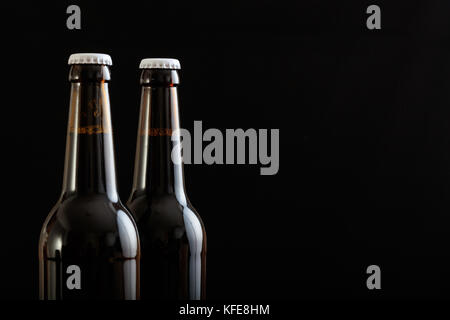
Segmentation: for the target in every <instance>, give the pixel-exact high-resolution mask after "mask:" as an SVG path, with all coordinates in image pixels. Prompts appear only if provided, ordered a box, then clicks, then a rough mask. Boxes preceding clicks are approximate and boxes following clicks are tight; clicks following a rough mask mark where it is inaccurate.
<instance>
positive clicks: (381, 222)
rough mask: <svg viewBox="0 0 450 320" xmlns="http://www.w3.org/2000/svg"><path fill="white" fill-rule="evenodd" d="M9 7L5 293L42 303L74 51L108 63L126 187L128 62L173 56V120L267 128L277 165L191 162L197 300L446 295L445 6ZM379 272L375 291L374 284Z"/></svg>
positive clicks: (449, 203)
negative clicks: (201, 230)
mask: <svg viewBox="0 0 450 320" xmlns="http://www.w3.org/2000/svg"><path fill="white" fill-rule="evenodd" d="M69 4H72V2H70V3H69V2H64V1H63V2H56V1H54V2H45V3H44V2H42V3H35V2H33V3H31V2H30V3H28V4H25V3H23V2H15V3H14V4H13V5H11V4H9V5H5V8H4V15H3V17H2V20H3V21H4V22H6V24H7V27H6V28H3V29H2V47H3V50H2V51H3V52H2V53H3V54H4V55H6V57H4V58H3V65H2V77H3V79H6V80H7V85H6V86H5V85H3V86H2V92H4V93H3V95H2V101H3V102H2V120H3V121H2V124H3V125H2V130H1V143H2V150H3V152H2V157H1V161H2V163H1V167H0V168H1V169H0V170H1V171H0V172H1V175H2V179H1V184H2V200H3V201H2V208H3V209H4V210H3V214H2V224H1V225H2V232H1V235H0V240H1V242H0V243H2V245H3V250H2V256H3V258H2V263H1V264H0V272H1V273H0V274H2V281H1V286H0V287H1V291H0V292H1V296H2V297H5V298H6V297H7V298H14V299H23V298H27V299H34V298H37V296H38V290H37V288H38V264H37V261H38V259H37V243H38V237H39V230H40V227H41V225H42V223H43V221H44V219H45V217H46V215H47V213H48V212H49V210H50V209H51V207H52V206H53V204H54V203H55V201H56V200H57V198H58V196H59V193H60V190H61V181H62V174H63V159H64V146H65V132H66V131H65V130H66V125H67V115H68V106H69V83H68V82H67V73H68V67H67V59H68V56H69V54H70V53H72V52H106V53H109V54H111V56H112V58H113V63H114V65H113V67H112V79H113V80H112V82H111V85H110V92H111V103H112V121H113V125H114V134H115V147H116V155H117V165H118V177H119V187H120V194H121V197H122V198H123V199H126V197H127V196H128V194H129V192H130V188H131V181H132V172H133V161H134V152H135V141H136V130H137V123H138V111H139V98H140V96H139V71H138V64H139V61H140V59H141V58H143V57H161V56H162V57H176V58H179V59H180V60H181V64H182V68H183V73H182V85H181V86H180V90H179V94H180V108H181V109H182V114H181V120H182V124H183V126H184V127H185V128H187V129H192V127H193V121H194V120H202V121H203V128H204V130H205V129H206V128H219V129H225V128H244V129H246V128H255V129H258V128H279V129H280V139H281V140H280V171H279V172H278V174H277V175H275V176H260V175H259V167H258V166H256V165H251V166H250V165H211V166H208V165H187V166H185V176H186V187H187V191H188V195H189V197H190V199H191V201H192V203H194V204H195V207H196V209H197V210H198V211H199V212H200V213H201V216H202V219H203V221H204V224H205V227H206V230H207V232H208V262H207V265H208V272H207V286H208V287H207V291H208V297H209V298H211V299H212V298H216V299H218V298H255V299H256V298H280V299H286V298H308V297H313V298H324V297H327V298H344V299H345V298H408V297H446V298H448V297H450V294H449V290H448V287H449V286H450V279H449V276H448V268H449V267H450V265H449V259H448V258H449V255H450V251H449V250H448V248H449V245H450V231H449V230H450V228H449V226H450V215H449V211H450V210H449V209H450V174H449V173H450V144H449V142H450V126H449V124H450V95H449V94H448V88H449V86H450V76H449V75H450V58H449V57H450V41H449V40H450V19H449V16H450V2H448V1H444V0H442V1H424V0H423V1H377V4H378V5H380V6H381V8H382V30H377V31H369V30H367V28H366V27H365V21H366V17H367V14H366V13H365V12H366V8H367V6H368V5H369V4H372V2H371V1H370V2H369V1H331V0H329V1H328V0H326V1H295V2H294V1H293V2H292V3H289V2H284V1H282V2H280V1H273V2H272V1H249V2H239V3H230V1H223V2H209V3H205V4H195V3H192V2H183V3H175V2H161V1H158V2H154V1H148V2H141V3H134V2H131V1H128V2H126V3H123V2H117V3H116V2H110V3H108V4H107V5H105V3H103V2H98V4H97V3H96V4H94V3H92V2H91V3H88V2H86V3H80V6H81V8H82V30H80V31H70V30H67V29H66V26H65V22H66V17H67V15H66V14H65V10H66V7H67V6H68V5H69ZM370 264H377V265H379V266H380V267H381V270H382V290H381V291H378V292H373V291H368V290H367V288H366V285H365V283H366V277H367V275H366V274H365V270H366V268H367V266H368V265H370Z"/></svg>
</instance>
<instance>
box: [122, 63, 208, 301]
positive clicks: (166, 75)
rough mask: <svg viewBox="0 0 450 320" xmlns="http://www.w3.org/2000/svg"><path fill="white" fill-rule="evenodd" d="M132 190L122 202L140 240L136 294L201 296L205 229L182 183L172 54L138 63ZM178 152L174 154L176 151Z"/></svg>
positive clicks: (176, 297) (146, 296) (175, 65)
mask: <svg viewBox="0 0 450 320" xmlns="http://www.w3.org/2000/svg"><path fill="white" fill-rule="evenodd" d="M140 68H141V69H143V70H142V73H141V86H142V95H141V109H140V119H139V129H138V137H137V150H136V162H135V170H134V181H133V190H132V192H131V195H130V198H129V200H128V202H127V205H128V207H129V208H130V211H131V213H132V214H133V216H134V218H135V220H136V223H137V226H138V230H139V235H140V239H141V245H142V262H141V298H142V299H171V300H188V299H190V300H198V299H203V298H204V297H205V275H206V273H205V263H206V260H205V259H206V234H205V229H204V227H203V223H202V221H201V219H200V217H199V215H198V214H197V212H196V211H195V209H194V208H193V207H192V205H191V204H190V202H189V200H188V198H187V196H186V191H185V187H184V176H183V164H182V161H181V155H180V153H176V152H172V151H173V149H174V146H175V145H177V144H178V143H179V142H180V135H179V131H178V130H177V129H179V126H180V125H179V116H178V115H179V113H178V97H177V86H178V84H179V75H178V71H177V70H178V69H180V64H179V62H178V60H176V59H144V60H142V62H141V65H140ZM177 154H178V155H177Z"/></svg>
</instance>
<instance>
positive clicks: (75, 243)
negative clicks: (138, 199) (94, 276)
mask: <svg viewBox="0 0 450 320" xmlns="http://www.w3.org/2000/svg"><path fill="white" fill-rule="evenodd" d="M39 247H40V250H39V251H40V254H41V253H44V252H45V254H46V256H48V257H52V256H55V254H56V252H57V251H59V252H64V251H65V252H70V251H76V252H80V253H81V252H84V251H89V250H95V251H98V252H100V251H102V250H103V251H104V250H106V251H108V252H109V251H111V252H116V253H114V256H118V257H122V258H133V257H136V256H137V255H138V254H139V251H140V249H139V235H138V231H137V227H136V224H135V222H134V220H133V218H132V216H131V214H130V213H129V212H128V210H127V209H126V208H125V206H123V205H122V204H121V203H120V202H119V203H113V202H111V201H109V200H108V199H107V197H102V196H99V197H97V196H90V197H71V198H68V199H62V200H60V201H58V203H57V204H56V205H55V206H54V208H53V209H52V210H51V212H50V214H49V215H48V217H47V219H46V221H45V222H44V225H43V226H42V229H41V234H40V239H39ZM105 248H109V249H105Z"/></svg>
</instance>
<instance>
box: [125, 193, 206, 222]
mask: <svg viewBox="0 0 450 320" xmlns="http://www.w3.org/2000/svg"><path fill="white" fill-rule="evenodd" d="M127 206H128V208H129V209H130V212H131V214H132V215H133V217H134V219H135V220H136V223H137V224H138V226H139V225H143V224H145V225H166V226H184V225H185V224H196V225H198V224H199V225H200V226H202V227H203V222H202V220H201V217H200V215H199V214H198V212H197V210H196V209H195V208H194V207H193V206H192V204H191V203H190V202H189V200H188V199H187V198H186V197H184V198H183V199H181V200H180V199H179V198H177V196H176V195H174V194H162V195H158V194H157V195H152V194H150V195H149V194H145V193H143V194H140V195H134V196H133V195H132V196H131V197H130V199H129V200H128V202H127Z"/></svg>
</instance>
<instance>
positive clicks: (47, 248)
mask: <svg viewBox="0 0 450 320" xmlns="http://www.w3.org/2000/svg"><path fill="white" fill-rule="evenodd" d="M138 250H139V247H138V239H137V233H136V229H135V226H134V223H133V220H132V219H131V218H130V216H129V214H128V213H127V211H126V209H125V208H124V207H123V206H122V205H121V204H120V203H113V202H111V201H110V199H108V198H107V197H106V196H104V195H96V194H92V195H83V196H79V195H73V196H70V197H68V198H62V199H61V200H60V201H58V203H57V204H56V205H55V207H54V208H53V210H52V211H51V212H50V214H49V216H48V218H47V221H46V222H45V223H44V226H43V228H42V232H41V239H40V245H39V253H40V259H39V277H40V292H39V296H40V299H42V300H61V299H64V300H67V299H70V300H72V299H74V300H76V299H116V300H123V299H125V300H135V299H137V298H138V297H139V291H138V290H139V258H138Z"/></svg>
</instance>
